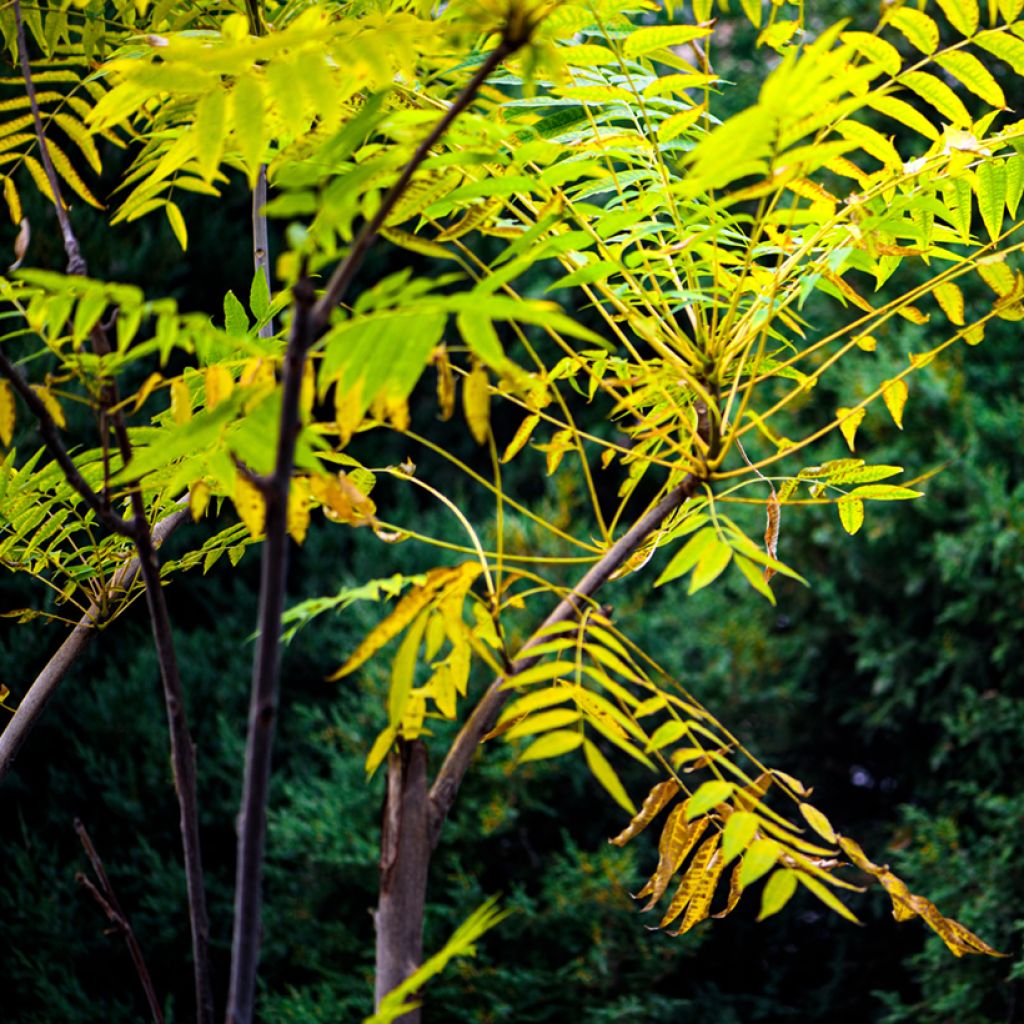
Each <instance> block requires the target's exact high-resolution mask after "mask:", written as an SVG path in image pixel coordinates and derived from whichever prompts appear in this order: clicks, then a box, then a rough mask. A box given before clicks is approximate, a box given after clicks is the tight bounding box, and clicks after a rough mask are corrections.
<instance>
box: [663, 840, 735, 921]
mask: <svg viewBox="0 0 1024 1024" xmlns="http://www.w3.org/2000/svg"><path fill="white" fill-rule="evenodd" d="M724 870H725V858H724V857H723V856H722V851H721V850H718V851H716V853H715V855H714V857H713V858H712V859H711V863H710V864H709V865H708V867H707V869H706V870H705V871H703V872H702V873H701V875H700V877H699V878H698V879H697V884H696V885H695V886H694V889H693V895H692V896H691V897H690V901H689V903H688V904H687V907H686V913H685V914H683V920H682V923H681V924H680V925H679V927H678V928H677V929H676V930H675V931H674V932H669V935H683V934H685V933H686V932H688V931H689V930H690V929H691V928H692V927H693V926H694V925H695V924H699V923H700V922H701V921H704V920H705V919H706V918H707V916H708V912H709V910H710V909H711V900H712V898H713V897H714V895H715V887H716V886H717V885H718V880H719V878H721V877H722V872H723V871H724Z"/></svg>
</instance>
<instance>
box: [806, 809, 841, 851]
mask: <svg viewBox="0 0 1024 1024" xmlns="http://www.w3.org/2000/svg"><path fill="white" fill-rule="evenodd" d="M800 813H801V814H802V815H803V816H804V820H805V821H806V822H807V824H808V825H810V826H811V828H813V829H814V831H815V832H817V833H818V835H819V836H821V838H822V839H824V840H825V842H827V843H834V842H835V841H836V834H835V831H834V830H833V829H832V826H831V824H829V820H828V818H826V817H825V815H824V814H822V813H821V811H819V810H818V808H817V807H814V806H812V805H811V804H803V803H802V804H800Z"/></svg>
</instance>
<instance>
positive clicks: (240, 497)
mask: <svg viewBox="0 0 1024 1024" xmlns="http://www.w3.org/2000/svg"><path fill="white" fill-rule="evenodd" d="M176 383H177V382H176ZM233 500H234V503H235V509H236V510H237V512H238V518H239V519H241V520H242V522H243V523H244V524H245V528H246V529H247V530H248V531H249V535H250V536H251V537H253V538H258V537H260V536H262V534H263V525H264V521H265V519H266V504H265V503H264V501H263V495H262V494H261V493H260V490H259V488H258V487H257V486H256V485H255V484H253V483H251V482H250V481H248V480H247V479H246V478H245V477H244V476H242V474H241V473H239V474H238V476H237V477H236V478H235V494H234V499H233Z"/></svg>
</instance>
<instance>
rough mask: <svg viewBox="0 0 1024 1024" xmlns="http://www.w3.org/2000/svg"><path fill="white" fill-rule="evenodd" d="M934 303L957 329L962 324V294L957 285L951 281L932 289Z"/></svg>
mask: <svg viewBox="0 0 1024 1024" xmlns="http://www.w3.org/2000/svg"><path fill="white" fill-rule="evenodd" d="M932 294H933V295H934V296H935V301H936V302H937V303H938V304H939V306H940V308H941V309H942V312H943V313H945V314H946V316H947V317H948V318H949V322H950V323H952V324H956V325H957V326H959V327H962V326H963V323H964V293H963V292H962V291H960V288H959V286H958V285H955V284H954V283H953V282H952V281H943V282H942V284H937V285H936V286H935V287H934V288H933V289H932Z"/></svg>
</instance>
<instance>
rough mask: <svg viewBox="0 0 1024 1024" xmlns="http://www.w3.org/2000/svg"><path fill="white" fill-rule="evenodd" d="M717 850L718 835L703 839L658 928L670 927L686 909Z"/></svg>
mask: <svg viewBox="0 0 1024 1024" xmlns="http://www.w3.org/2000/svg"><path fill="white" fill-rule="evenodd" d="M717 850H718V833H717V832H716V833H715V834H714V835H713V836H711V837H710V838H709V839H705V840H704V842H703V843H702V844H701V846H700V849H698V850H697V852H696V853H695V854H694V855H693V860H692V861H691V862H690V866H689V868H688V869H687V871H686V874H684V875H683V878H682V881H680V883H679V887H678V888H677V889H676V891H675V892H674V893H673V894H672V901H671V902H670V903H669V905H668V910H666V911H665V916H664V917H662V919H661V921H659V922H658V927H659V928H665V927H667V926H668V925H670V924H671V923H672V922H673V921H674V920H675V919H676V918H677V917H678V916H679V915H680V914H681V913H682V912H683V910H684V909H685V908H686V905H687V904H688V903H689V902H690V899H691V898H692V897H693V895H694V893H695V892H696V890H697V884H698V882H699V881H700V879H701V878H702V877H703V875H704V872H705V871H706V870H707V867H708V865H709V864H710V863H711V858H712V857H713V856H714V854H715V852H716V851H717Z"/></svg>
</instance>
